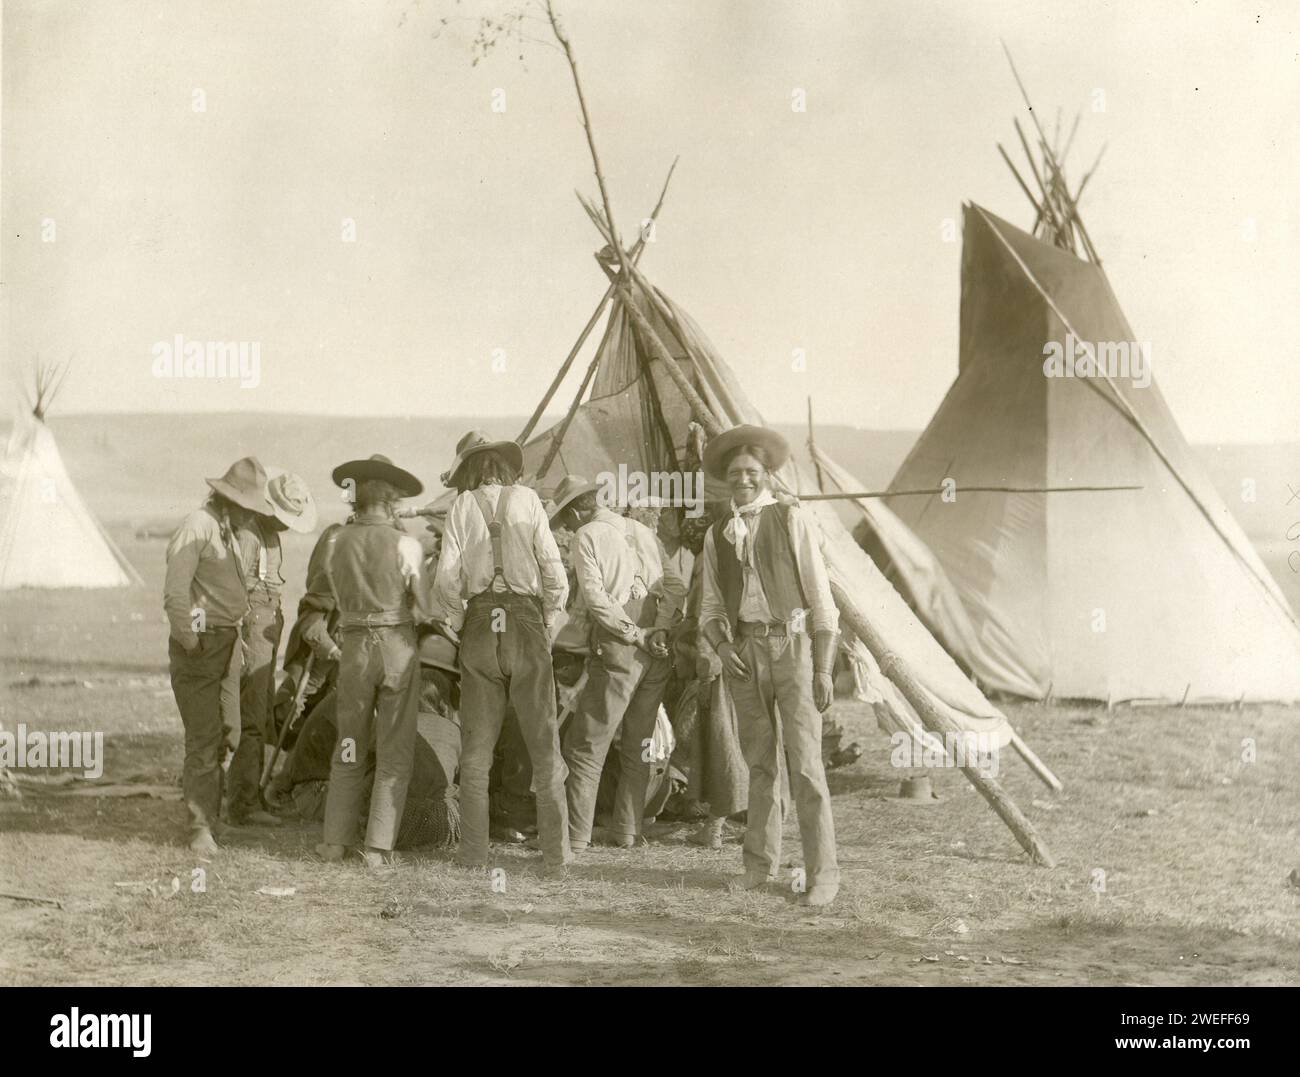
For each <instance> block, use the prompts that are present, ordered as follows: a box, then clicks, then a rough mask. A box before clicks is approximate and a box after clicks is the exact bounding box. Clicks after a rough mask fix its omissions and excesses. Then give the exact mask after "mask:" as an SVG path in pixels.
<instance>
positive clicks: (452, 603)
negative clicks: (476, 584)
mask: <svg viewBox="0 0 1300 1077" xmlns="http://www.w3.org/2000/svg"><path fill="white" fill-rule="evenodd" d="M466 503H467V502H466V499H465V497H464V496H463V495H462V496H461V497H458V498H457V499H456V500H455V501H454V502H452V506H451V509H450V511H449V512H448V513H447V524H446V527H445V528H444V529H443V534H442V551H441V552H440V553H439V554H438V568H437V570H436V571H435V572H434V574H433V594H432V597H431V601H430V607H431V609H430V613H431V615H432V617H433V618H434V619H435V620H440V621H445V622H446V624H447V626H448V627H449V628H451V629H452V630H453V631H456V632H459V631H460V629H461V626H462V625H463V624H464V623H465V605H464V602H463V601H462V595H461V590H462V587H461V578H460V576H461V556H462V550H463V547H464V542H463V538H462V534H463V530H464V527H465V505H466Z"/></svg>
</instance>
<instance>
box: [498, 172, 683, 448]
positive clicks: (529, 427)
mask: <svg viewBox="0 0 1300 1077" xmlns="http://www.w3.org/2000/svg"><path fill="white" fill-rule="evenodd" d="M679 160H681V158H680V157H674V158H673V163H672V166H671V167H670V168H669V169H668V176H667V178H666V179H665V180H664V185H663V189H662V190H660V192H659V201H658V202H656V203H655V207H654V209H653V210H651V212H650V217H649V220H650V222H651V224H653V223H654V222H655V221H657V220H658V219H659V211H660V210H661V209H662V208H663V204H664V196H665V195H666V194H667V193H668V184H669V183H671V182H672V178H673V173H674V172H675V171H676V170H677V162H678V161H679ZM645 243H646V239H645V235H644V234H642V235H640V236H638V237H637V241H636V243H635V244H634V245H633V247H632V252H631V254H630V255H629V257H631V259H632V260H633V261H636V260H637V259H638V258H640V257H641V253H642V251H644V250H645ZM617 289H618V286H617V284H616V283H614V282H613V281H611V282H610V285H609V287H608V288H606V289H605V294H604V295H603V296H601V297H600V302H599V303H597V304H596V309H595V310H594V311H592V314H591V317H590V318H588V319H587V324H586V325H585V326H583V328H582V332H581V333H579V334H578V339H577V341H576V342H575V343H574V345H573V347H572V348H570V349H569V354H568V355H567V356H565V358H564V362H563V363H561V364H560V369H559V370H558V371H557V372H556V375H555V377H554V378H553V379H552V381H551V384H550V388H548V389H547V390H546V394H545V395H544V396H543V397H542V399H541V402H540V403H539V404H538V405H537V407H536V409H534V411H533V414H532V415H531V416H530V418H529V420H528V422H527V423H525V424H524V428H523V430H521V431H520V432H519V436H518V437H517V438H515V441H517V442H518V443H519V444H520V445H522V444H523V443H524V442H526V441H527V440H528V437H529V435H530V434H532V432H533V430H535V429H536V427H537V424H538V423H539V422H541V419H542V414H543V413H544V412H545V411H546V409H547V407H549V406H550V403H551V398H552V397H554V396H555V394H556V392H558V391H559V388H560V384H561V383H562V382H563V381H564V379H565V378H566V377H567V376H568V373H569V368H570V367H572V366H573V361H574V359H576V358H577V357H578V352H580V351H581V350H582V346H583V345H584V344H585V343H587V337H589V336H590V335H591V331H592V330H593V329H594V328H595V327H596V323H597V322H598V321H600V316H601V315H602V314H603V313H604V312H605V307H606V306H608V305H609V301H610V300H611V299H612V298H613V296H614V292H615V291H617Z"/></svg>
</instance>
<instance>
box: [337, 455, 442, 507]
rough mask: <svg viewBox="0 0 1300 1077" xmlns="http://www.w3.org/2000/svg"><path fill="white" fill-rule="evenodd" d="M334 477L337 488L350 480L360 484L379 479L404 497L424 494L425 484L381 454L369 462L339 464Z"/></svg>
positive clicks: (355, 461) (357, 461)
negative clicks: (395, 488)
mask: <svg viewBox="0 0 1300 1077" xmlns="http://www.w3.org/2000/svg"><path fill="white" fill-rule="evenodd" d="M332 477H333V479H334V485H335V486H344V487H346V484H347V480H348V479H351V480H352V481H353V482H358V483H359V482H365V480H366V479H379V480H380V481H381V482H386V483H388V484H389V485H390V486H395V487H397V489H398V490H400V491H401V494H402V496H403V497H418V496H419V495H420V494H422V493H423V492H424V483H422V482H421V481H420V480H419V479H417V478H416V477H415V476H414V475H412V474H411V473H410V472H409V471H403V470H402V469H401V468H400V467H398V466H397V465H396V464H394V463H393V462H392V461H391V460H390V459H388V457H387V456H381V455H380V454H379V453H375V455H374V456H372V457H370V458H369V459H368V460H349V461H348V462H347V463H346V464H339V466H338V467H336V468H335V469H334V471H333V475H332Z"/></svg>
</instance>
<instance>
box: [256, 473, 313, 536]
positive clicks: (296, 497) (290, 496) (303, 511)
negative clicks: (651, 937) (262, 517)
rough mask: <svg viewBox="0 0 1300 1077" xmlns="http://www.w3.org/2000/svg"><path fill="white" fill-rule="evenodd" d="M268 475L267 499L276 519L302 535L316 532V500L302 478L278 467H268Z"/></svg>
mask: <svg viewBox="0 0 1300 1077" xmlns="http://www.w3.org/2000/svg"><path fill="white" fill-rule="evenodd" d="M266 474H267V480H266V499H267V500H268V501H269V502H270V503H271V508H272V509H273V510H274V513H273V515H274V516H275V518H276V519H277V520H279V521H280V522H281V523H282V524H284V526H285V527H287V528H288V529H289V530H290V531H297V532H298V533H299V534H301V535H307V534H310V533H311V532H313V531H315V530H316V500H315V499H314V498H313V497H312V496H311V490H310V489H309V488H308V486H307V483H306V482H304V481H303V479H302V477H301V476H299V475H295V474H294V473H293V472H291V471H285V470H284V469H283V468H278V467H268V468H267V469H266Z"/></svg>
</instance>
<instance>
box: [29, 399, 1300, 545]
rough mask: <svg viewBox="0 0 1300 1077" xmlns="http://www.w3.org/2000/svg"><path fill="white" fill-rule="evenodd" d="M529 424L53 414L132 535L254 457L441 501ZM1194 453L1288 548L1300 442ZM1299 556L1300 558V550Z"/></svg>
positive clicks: (888, 458)
mask: <svg viewBox="0 0 1300 1077" xmlns="http://www.w3.org/2000/svg"><path fill="white" fill-rule="evenodd" d="M550 421H551V420H547V421H545V422H544V425H549V422H550ZM524 422H525V417H524V416H513V417H510V418H502V417H501V416H494V417H491V418H474V417H464V416H461V417H457V418H426V417H416V418H373V417H361V418H334V417H328V416H319V415H266V414H243V413H234V414H195V415H72V416H60V415H58V414H57V413H56V414H54V415H53V416H51V418H50V426H51V428H52V429H53V431H54V435H55V437H56V438H57V440H58V443H59V447H60V449H61V451H62V453H63V457H64V460H65V462H66V463H67V466H68V470H69V471H70V472H71V473H72V477H73V480H74V481H75V482H76V483H77V486H78V488H79V489H80V490H81V492H82V494H83V496H84V497H85V498H86V500H87V501H88V502H89V503H90V506H91V508H92V509H94V511H95V512H96V513H97V514H98V515H99V517H100V519H102V520H104V521H105V522H107V523H113V524H118V523H129V524H132V525H135V526H138V525H140V524H143V523H156V522H166V521H168V520H172V519H175V518H176V517H177V516H180V515H181V514H183V513H184V512H185V511H187V510H188V509H189V508H190V507H191V506H193V505H194V504H196V503H197V502H198V501H199V500H201V499H202V497H203V496H204V494H205V491H206V489H207V488H206V486H205V485H204V483H203V479H204V477H207V476H216V475H220V474H221V473H222V472H223V471H224V470H225V469H226V467H227V466H228V465H229V464H230V463H231V462H232V461H234V460H235V459H237V458H238V457H240V456H245V455H248V454H250V453H251V454H254V455H256V456H258V457H259V458H260V459H261V460H262V462H263V463H269V464H278V465H280V466H282V467H287V468H289V469H290V470H293V471H297V472H300V473H301V474H302V475H303V477H304V478H306V479H307V481H308V483H310V485H311V487H312V490H313V491H314V492H315V493H316V496H317V499H318V500H319V501H320V502H321V504H322V511H323V514H324V515H325V517H326V518H327V519H333V518H337V517H338V516H341V514H342V502H341V500H340V501H339V502H338V504H337V505H336V506H335V505H333V504H331V498H332V497H333V495H334V492H335V489H334V486H333V484H332V483H331V481H330V477H329V476H330V470H331V468H333V467H334V465H335V464H338V463H340V462H342V461H343V460H347V459H351V458H353V457H357V456H369V455H370V454H371V453H375V452H382V453H384V454H385V455H387V456H390V457H392V458H393V459H394V460H395V461H397V462H398V463H399V464H401V465H403V466H404V467H408V468H410V469H411V470H412V471H414V472H415V474H416V475H418V476H419V477H420V478H421V479H422V480H423V481H424V483H425V486H426V488H427V489H428V490H430V491H432V492H435V493H436V492H438V491H440V490H441V489H442V484H441V483H440V482H439V480H438V476H439V474H441V472H442V471H443V470H445V469H446V467H447V465H448V464H449V463H450V461H451V458H452V454H453V451H454V449H455V445H456V442H457V440H459V438H460V437H461V435H462V434H464V433H465V431H466V430H469V429H471V428H472V427H479V428H482V429H484V430H486V431H488V432H489V433H491V434H499V435H500V436H502V437H513V436H514V435H515V434H517V433H518V432H519V431H520V430H521V429H522V428H523V425H524ZM778 429H780V430H781V431H782V433H784V434H785V435H786V436H787V437H788V438H790V440H791V442H792V443H793V444H795V445H796V446H798V447H799V448H802V446H803V444H804V442H805V441H806V439H807V430H806V428H805V427H803V426H800V425H781V424H778ZM916 437H917V433H916V432H913V431H899V430H859V429H855V428H853V427H848V426H821V427H818V429H817V442H818V445H820V446H821V447H822V448H823V449H824V450H825V451H826V452H828V453H829V454H830V455H831V456H832V457H834V458H835V459H836V460H837V461H838V462H839V463H840V464H841V465H842V466H844V467H845V468H847V469H848V470H849V471H850V472H851V473H852V474H853V475H854V476H855V477H857V478H858V479H859V480H861V482H862V485H863V486H864V487H865V488H867V489H871V490H879V489H883V488H884V487H886V486H887V485H888V484H889V480H890V479H891V478H892V477H893V475H894V472H895V471H896V470H897V469H898V466H899V464H900V463H901V462H902V460H903V457H904V456H905V455H906V454H907V452H908V450H909V449H910V448H911V447H912V444H913V443H914V442H915V440H916ZM1196 451H1197V453H1198V454H1199V456H1200V457H1201V459H1202V461H1203V462H1204V463H1205V465H1206V468H1207V469H1208V471H1209V474H1210V477H1211V479H1212V481H1213V482H1214V484H1215V486H1216V487H1217V488H1218V490H1219V492H1220V494H1221V495H1222V496H1223V498H1224V500H1225V502H1227V504H1228V506H1229V508H1230V510H1231V511H1232V512H1233V513H1234V515H1235V516H1236V517H1237V519H1238V520H1239V521H1240V522H1241V524H1242V526H1243V527H1244V528H1245V529H1246V532H1247V533H1248V534H1249V535H1250V536H1251V537H1252V538H1253V539H1255V541H1256V542H1257V543H1258V544H1260V545H1261V546H1263V547H1267V548H1274V547H1277V546H1279V544H1283V543H1285V542H1286V531H1287V528H1288V527H1289V526H1291V524H1293V523H1295V522H1296V521H1300V500H1297V501H1296V502H1294V503H1293V504H1292V505H1290V506H1289V507H1288V506H1287V504H1286V502H1287V499H1288V488H1287V483H1288V480H1289V482H1290V485H1291V486H1293V487H1295V488H1296V489H1300V442H1292V443H1287V444H1282V445H1202V446H1197V447H1196ZM990 478H993V477H992V476H990ZM1248 481H1250V482H1253V485H1254V494H1255V500H1254V501H1248V500H1243V491H1244V492H1246V493H1249V486H1247V485H1246V484H1247V483H1248ZM1086 538H1087V536H1080V539H1081V540H1086ZM1295 548H1297V549H1300V543H1296V544H1295ZM1274 552H1276V550H1274ZM1283 556H1285V554H1284V555H1283Z"/></svg>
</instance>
